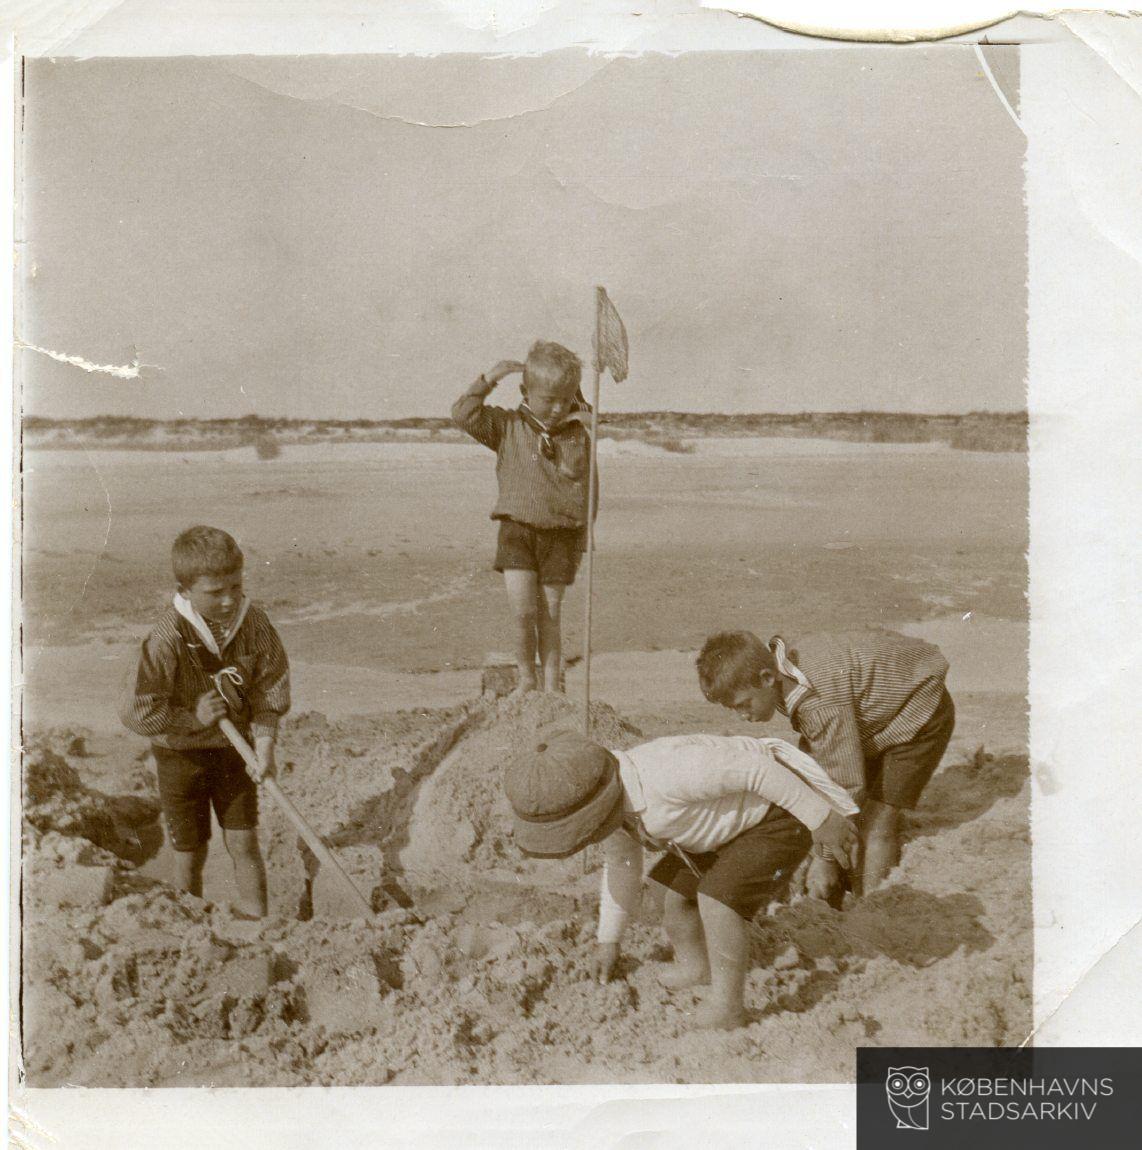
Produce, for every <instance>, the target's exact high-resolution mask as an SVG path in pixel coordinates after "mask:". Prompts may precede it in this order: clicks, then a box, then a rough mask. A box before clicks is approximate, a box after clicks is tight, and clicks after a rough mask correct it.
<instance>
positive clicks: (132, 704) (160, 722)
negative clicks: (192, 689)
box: [119, 634, 203, 739]
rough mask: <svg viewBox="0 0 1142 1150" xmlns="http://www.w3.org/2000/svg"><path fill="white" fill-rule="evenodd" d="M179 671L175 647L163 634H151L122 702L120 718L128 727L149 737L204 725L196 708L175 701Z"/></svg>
mask: <svg viewBox="0 0 1142 1150" xmlns="http://www.w3.org/2000/svg"><path fill="white" fill-rule="evenodd" d="M177 673H178V654H177V652H176V651H175V649H174V646H173V645H172V644H171V643H169V642H167V641H166V640H164V639H163V638H162V637H160V636H157V635H155V634H150V635H148V636H147V638H146V639H145V640H144V641H143V648H142V651H140V653H139V662H138V665H137V667H136V668H135V674H134V675H133V676H132V677H131V679H130V681H129V683H128V685H127V690H126V691H125V692H124V694H123V697H122V699H121V700H120V703H119V718H120V720H121V721H122V723H123V725H124V726H125V727H127V728H128V730H131V731H134V732H135V734H137V735H142V736H143V737H144V738H148V739H154V738H157V737H158V736H159V735H190V734H194V733H196V732H198V731H201V730H202V728H203V724H202V723H200V722H199V720H198V718H197V716H196V715H195V713H194V711H192V710H191V709H190V708H188V707H181V706H178V705H177V704H176V703H174V702H173V699H174V698H175V676H176V674H177Z"/></svg>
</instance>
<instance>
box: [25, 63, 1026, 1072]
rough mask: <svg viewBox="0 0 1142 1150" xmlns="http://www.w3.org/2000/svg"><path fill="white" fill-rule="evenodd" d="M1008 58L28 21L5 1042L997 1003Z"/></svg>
mask: <svg viewBox="0 0 1142 1150" xmlns="http://www.w3.org/2000/svg"><path fill="white" fill-rule="evenodd" d="M1022 51H1023V50H1022V49H1021V48H1020V47H1019V46H1018V45H1016V44H1010V43H1006V44H1005V43H1000V44H985V45H982V46H980V45H979V44H966V43H948V44H939V43H935V44H929V45H915V46H910V47H908V48H907V49H901V48H898V47H887V46H876V45H862V46H859V47H857V46H854V45H840V44H837V45H829V46H821V45H817V46H815V47H814V48H813V49H812V50H782V51H756V50H750V51H700V50H694V51H688V52H681V53H666V52H660V53H656V52H649V51H648V52H641V53H632V54H629V55H626V56H621V55H618V56H616V55H610V56H608V55H602V54H595V53H591V52H588V51H585V50H579V49H566V50H561V51H550V52H544V53H541V54H536V55H518V56H514V55H513V56H507V55H493V54H486V55H483V54H475V53H472V54H450V55H439V56H431V57H430V56H423V55H420V56H416V55H408V56H397V55H389V56H380V55H354V56H338V57H335V56H293V57H287V56H261V57H255V56H227V57H206V56H202V57H195V56H178V57H175V56H171V57H168V58H162V57H151V58H141V57H136V58H126V57H124V58H90V59H79V58H68V57H66V56H65V55H61V56H58V57H53V58H48V57H41V58H35V59H33V58H28V59H25V60H24V61H23V63H22V66H21V93H20V97H19V112H20V116H21V117H22V118H21V121H20V130H19V133H18V137H17V164H18V182H17V211H18V225H17V228H18V234H19V237H20V244H21V246H20V261H19V266H18V269H17V280H16V301H17V319H18V331H19V333H20V339H19V345H18V351H17V379H18V385H19V392H18V397H17V398H18V403H19V407H20V418H21V425H20V427H21V430H20V442H19V445H18V451H19V456H18V468H19V471H18V482H19V486H20V496H21V499H22V504H21V506H22V524H21V528H20V533H21V537H20V553H19V575H18V578H19V589H18V590H19V606H18V611H19V619H18V626H19V639H20V660H21V676H22V679H21V681H22V684H23V689H22V695H21V702H20V713H19V716H18V723H19V728H18V730H19V738H20V740H21V743H22V761H21V764H20V777H19V780H18V794H17V795H16V798H15V799H14V804H16V803H18V805H19V813H20V828H21V836H20V859H19V883H20V887H19V913H20V916H21V922H20V930H19V950H18V954H17V956H16V957H15V959H14V963H17V964H18V971H19V975H18V976H19V1011H18V1034H17V1046H18V1059H19V1063H20V1073H21V1074H22V1076H23V1080H24V1081H26V1084H27V1085H28V1086H30V1087H61V1086H65V1085H78V1086H87V1087H112V1088H127V1087H200V1086H216V1087H268V1086H279V1087H281V1086H287V1087H288V1086H393V1087H398V1086H427V1085H437V1086H443V1085H479V1086H499V1085H521V1086H522V1085H527V1086H534V1085H546V1084H556V1085H588V1084H645V1083H663V1084H698V1083H852V1082H853V1080H854V1073H855V1061H854V1058H855V1054H854V1052H855V1050H856V1049H857V1048H858V1047H868V1046H885V1047H919V1046H948V1047H1010V1046H1019V1045H1020V1044H1022V1043H1023V1042H1025V1041H1026V1040H1027V1038H1028V1036H1029V1035H1030V1034H1031V1033H1032V1031H1033V1029H1034V1022H1033V1018H1032V1013H1033V968H1032V963H1033V958H1034V946H1033V929H1032V897H1031V895H1032V863H1031V832H1030V821H1029V820H1030V803H1031V782H1030V767H1029V750H1028V739H1029V732H1028V707H1029V704H1028V637H1029V609H1028V558H1027V555H1028V547H1029V543H1030V534H1029V532H1030V528H1029V520H1028V514H1029V465H1028V425H1029V417H1028V405H1027V381H1028V372H1029V344H1028V276H1029V253H1028V225H1027V202H1026V188H1025V161H1026V156H1027V137H1026V134H1025V132H1024V130H1023V129H1022V128H1021V125H1020V117H1021V114H1022V109H1021V101H1020V88H1021V66H1022V61H1021V52H1022Z"/></svg>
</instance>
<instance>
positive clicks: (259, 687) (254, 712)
mask: <svg viewBox="0 0 1142 1150" xmlns="http://www.w3.org/2000/svg"><path fill="white" fill-rule="evenodd" d="M254 649H255V650H256V651H257V655H258V662H257V670H256V671H255V673H254V682H253V684H252V685H251V689H250V734H251V735H252V736H253V737H254V738H255V739H259V738H266V737H269V738H273V737H274V736H276V735H277V731H278V723H279V722H280V721H281V718H282V716H283V715H284V714H285V713H286V712H287V711H288V710H289V705H290V693H289V659H288V658H287V656H286V652H285V647H283V646H282V641H281V637H280V636H279V635H278V633H277V630H276V628H275V627H274V625H273V624H272V623H271V622H270V621H269V619H267V618H266V617H265V616H264V615H263V614H261V612H259V613H258V614H257V615H256V616H255V619H254Z"/></svg>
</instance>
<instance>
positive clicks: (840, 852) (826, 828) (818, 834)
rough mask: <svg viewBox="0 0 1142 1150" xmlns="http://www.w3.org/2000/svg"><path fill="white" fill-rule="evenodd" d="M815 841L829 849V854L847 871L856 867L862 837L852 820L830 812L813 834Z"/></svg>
mask: <svg viewBox="0 0 1142 1150" xmlns="http://www.w3.org/2000/svg"><path fill="white" fill-rule="evenodd" d="M813 841H814V842H815V843H818V844H819V845H821V846H823V847H825V848H827V849H828V851H829V854H830V855H831V856H832V857H833V858H834V859H836V860H837V862H839V863H840V864H841V866H843V867H844V868H845V869H846V870H852V869H853V868H854V867H855V866H856V863H857V848H858V846H859V844H860V836H859V835H858V834H857V829H856V824H855V823H854V822H853V821H852V819H846V818H845V817H844V815H841V814H838V813H837V812H836V811H829V813H828V814H827V815H826V816H825V821H824V822H823V823H822V824H821V825H820V826H819V827H818V828H817V829H816V830H815V831H814V832H813Z"/></svg>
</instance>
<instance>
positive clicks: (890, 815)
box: [857, 799, 900, 895]
mask: <svg viewBox="0 0 1142 1150" xmlns="http://www.w3.org/2000/svg"><path fill="white" fill-rule="evenodd" d="M861 823H862V826H861V832H862V833H861V838H862V839H863V840H864V860H863V863H862V866H861V870H860V888H861V889H860V890H859V891H857V893H858V894H861V895H865V894H869V893H871V892H872V891H874V890H876V888H877V887H878V886H880V884H881V883H882V882H884V880H885V879H886V878H887V877H888V875H889V872H890V871H891V870H892V869H893V868H894V867H895V866H896V865H897V863H899V862H900V812H899V811H898V810H897V809H896V808H895V807H890V806H888V805H887V804H886V803H880V802H877V801H876V800H875V799H866V800H865V804H864V811H863V812H862V817H861Z"/></svg>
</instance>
